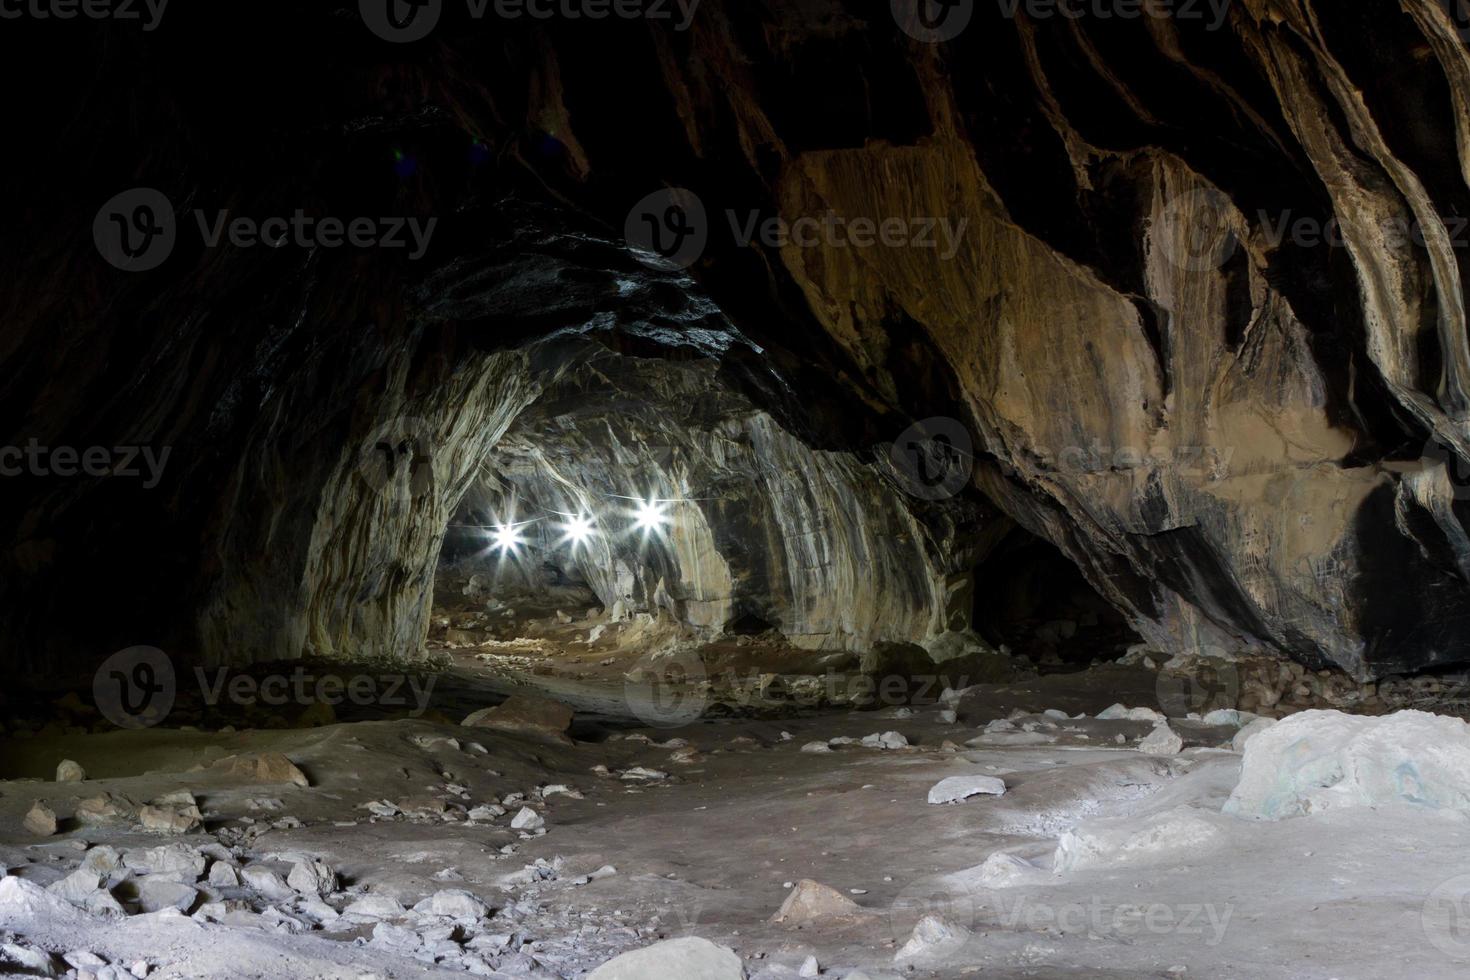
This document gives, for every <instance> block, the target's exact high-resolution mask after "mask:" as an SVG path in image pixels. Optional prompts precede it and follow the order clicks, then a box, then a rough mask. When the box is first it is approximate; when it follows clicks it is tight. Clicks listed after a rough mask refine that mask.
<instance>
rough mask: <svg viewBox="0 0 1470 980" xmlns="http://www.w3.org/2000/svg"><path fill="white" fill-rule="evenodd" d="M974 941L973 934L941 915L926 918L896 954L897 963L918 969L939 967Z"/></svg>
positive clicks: (921, 920) (895, 960)
mask: <svg viewBox="0 0 1470 980" xmlns="http://www.w3.org/2000/svg"><path fill="white" fill-rule="evenodd" d="M969 940H970V930H969V929H966V928H965V927H964V926H962V925H960V924H959V923H956V922H949V921H947V920H945V919H944V918H942V917H941V916H938V915H932V914H931V915H926V916H924V917H923V918H921V919H920V920H919V922H918V924H917V925H915V926H914V931H913V935H911V936H910V937H909V941H908V942H906V943H904V945H903V948H902V949H900V950H899V951H898V952H897V953H895V954H894V957H893V961H894V962H895V963H909V964H912V965H914V966H924V965H926V964H933V965H938V964H939V963H941V962H942V961H944V960H947V959H949V958H950V957H951V956H953V955H954V954H955V953H957V952H959V951H960V949H962V948H963V947H964V945H965V943H967V942H969Z"/></svg>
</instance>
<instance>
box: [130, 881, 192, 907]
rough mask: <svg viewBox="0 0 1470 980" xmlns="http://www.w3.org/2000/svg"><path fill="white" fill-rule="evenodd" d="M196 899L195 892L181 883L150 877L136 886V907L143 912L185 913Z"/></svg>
mask: <svg viewBox="0 0 1470 980" xmlns="http://www.w3.org/2000/svg"><path fill="white" fill-rule="evenodd" d="M198 897H199V892H198V891H197V890H195V889H194V888H193V887H191V886H189V885H186V884H184V883H183V882H181V881H171V880H170V879H168V878H156V877H154V876H152V875H149V876H148V877H146V878H144V879H143V882H142V884H140V885H139V886H138V907H139V908H141V909H142V910H143V911H144V912H160V911H162V910H163V909H178V910H179V911H180V912H187V911H189V906H191V905H193V904H194V900H195V899H197V898H198Z"/></svg>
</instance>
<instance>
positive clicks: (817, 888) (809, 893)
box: [771, 878, 863, 926]
mask: <svg viewBox="0 0 1470 980" xmlns="http://www.w3.org/2000/svg"><path fill="white" fill-rule="evenodd" d="M862 912H863V907H862V906H861V905H859V904H857V903H856V902H854V901H853V900H852V899H850V898H848V897H847V896H846V895H844V894H842V893H841V892H840V891H838V890H837V889H835V888H830V887H828V886H827V885H824V884H822V883H821V882H818V881H812V880H811V879H810V878H803V879H802V880H801V881H798V882H797V883H796V887H795V888H793V889H791V894H789V895H787V896H786V901H784V902H782V903H781V908H780V909H778V910H777V912H776V914H775V915H773V916H771V921H772V922H773V923H777V924H779V925H784V926H801V925H806V924H807V923H810V922H821V921H823V920H827V919H846V918H851V917H853V916H855V915H861V914H862Z"/></svg>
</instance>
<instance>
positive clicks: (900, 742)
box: [862, 732, 909, 749]
mask: <svg viewBox="0 0 1470 980" xmlns="http://www.w3.org/2000/svg"><path fill="white" fill-rule="evenodd" d="M862 744H863V745H864V746H866V747H868V748H870V749H901V748H904V747H906V746H907V745H908V744H909V740H908V739H907V738H905V737H904V735H903V733H902V732H874V733H873V734H872V735H865V736H863V739H862Z"/></svg>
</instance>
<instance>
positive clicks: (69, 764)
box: [56, 759, 87, 783]
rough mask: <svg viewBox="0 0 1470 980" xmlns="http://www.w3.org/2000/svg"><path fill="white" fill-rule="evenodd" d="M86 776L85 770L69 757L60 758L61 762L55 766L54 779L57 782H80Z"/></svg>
mask: <svg viewBox="0 0 1470 980" xmlns="http://www.w3.org/2000/svg"><path fill="white" fill-rule="evenodd" d="M86 778H87V770H85V769H83V768H82V767H81V766H79V765H77V763H75V762H73V761H72V760H70V759H62V760H61V764H60V765H58V766H57V767H56V781H57V782H58V783H80V782H81V781H82V780H84V779H86Z"/></svg>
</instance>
